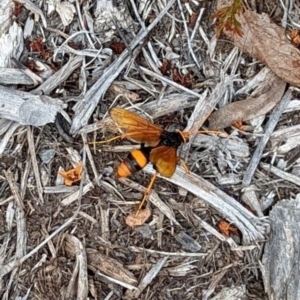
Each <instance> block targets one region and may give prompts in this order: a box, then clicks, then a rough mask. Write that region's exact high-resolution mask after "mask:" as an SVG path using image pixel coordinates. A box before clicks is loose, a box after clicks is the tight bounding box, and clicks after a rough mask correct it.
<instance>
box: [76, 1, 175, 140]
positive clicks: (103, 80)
mask: <svg viewBox="0 0 300 300" xmlns="http://www.w3.org/2000/svg"><path fill="white" fill-rule="evenodd" d="M174 2H175V0H171V1H169V2H168V3H167V5H166V7H165V8H164V10H163V11H161V12H160V13H159V15H158V16H157V17H156V18H155V20H154V21H153V22H152V23H151V24H150V26H149V27H147V29H146V30H141V31H140V32H139V33H138V34H137V36H136V38H135V39H134V40H133V41H132V42H131V43H130V49H131V50H133V49H134V48H136V47H138V46H139V44H140V43H141V42H142V41H143V40H144V39H145V38H146V37H147V35H148V34H149V33H150V31H151V30H152V29H153V28H154V27H155V26H156V25H157V24H158V23H159V21H160V20H161V18H162V17H163V16H164V15H165V14H166V13H167V12H168V10H169V9H170V7H171V6H172V5H173V4H174ZM129 61H130V56H129V53H128V50H127V49H126V50H124V51H123V53H122V54H121V55H120V56H119V57H118V59H117V60H116V61H115V62H113V63H112V64H111V65H110V66H109V67H108V68H107V69H106V71H105V72H104V74H103V75H102V76H101V77H100V78H99V79H98V81H97V82H96V83H95V84H94V85H93V86H92V87H91V88H90V90H89V91H88V92H87V93H86V95H85V97H84V98H83V99H82V100H81V101H80V102H78V103H77V105H76V106H75V107H74V110H75V117H74V119H73V122H72V126H71V130H70V133H71V134H74V133H77V132H78V130H79V129H80V128H81V127H82V126H84V125H86V124H87V122H88V120H89V118H90V116H91V114H92V113H93V111H94V109H95V107H96V106H97V104H98V102H99V101H100V99H101V97H102V96H103V95H104V93H105V92H106V90H107V89H108V87H109V86H110V85H111V83H112V82H113V81H114V80H115V78H116V77H117V76H118V75H119V73H120V72H121V71H122V69H123V68H124V67H125V66H126V65H127V64H128V63H129Z"/></svg>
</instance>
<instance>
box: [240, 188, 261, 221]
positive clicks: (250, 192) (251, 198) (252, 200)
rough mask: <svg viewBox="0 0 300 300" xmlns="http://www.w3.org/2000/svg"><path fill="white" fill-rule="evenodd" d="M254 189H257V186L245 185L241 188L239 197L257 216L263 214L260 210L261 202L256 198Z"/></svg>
mask: <svg viewBox="0 0 300 300" xmlns="http://www.w3.org/2000/svg"><path fill="white" fill-rule="evenodd" d="M256 191H258V188H257V187H256V186H255V185H250V186H247V187H245V188H244V189H243V190H242V196H241V198H242V200H243V202H244V203H246V204H247V205H249V206H250V207H251V208H252V209H253V210H254V211H255V212H256V214H257V215H258V216H259V217H263V216H264V214H263V212H262V207H261V203H260V202H259V200H258V198H257V195H256Z"/></svg>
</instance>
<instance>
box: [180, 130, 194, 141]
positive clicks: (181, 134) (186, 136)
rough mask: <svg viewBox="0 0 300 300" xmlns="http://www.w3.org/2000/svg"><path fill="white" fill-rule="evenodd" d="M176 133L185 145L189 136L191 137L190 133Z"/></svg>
mask: <svg viewBox="0 0 300 300" xmlns="http://www.w3.org/2000/svg"><path fill="white" fill-rule="evenodd" d="M178 133H179V134H180V136H181V138H182V140H183V142H184V143H187V142H188V140H189V138H190V136H191V133H190V132H188V131H178Z"/></svg>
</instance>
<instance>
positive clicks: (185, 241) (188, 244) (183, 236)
mask: <svg viewBox="0 0 300 300" xmlns="http://www.w3.org/2000/svg"><path fill="white" fill-rule="evenodd" d="M175 239H176V241H177V242H178V243H180V244H181V245H182V248H183V249H186V250H188V251H190V252H198V251H200V249H201V245H200V244H199V243H198V242H197V241H196V240H194V239H193V238H192V237H191V236H190V235H188V234H187V233H185V232H184V231H180V232H179V233H178V234H177V235H176V236H175Z"/></svg>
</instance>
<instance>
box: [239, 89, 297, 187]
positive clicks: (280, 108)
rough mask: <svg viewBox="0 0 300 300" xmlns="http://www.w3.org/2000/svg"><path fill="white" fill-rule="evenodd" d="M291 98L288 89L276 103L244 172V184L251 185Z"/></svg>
mask: <svg viewBox="0 0 300 300" xmlns="http://www.w3.org/2000/svg"><path fill="white" fill-rule="evenodd" d="M291 99H292V93H291V90H287V91H286V93H285V94H284V96H283V97H282V99H281V101H280V102H279V103H278V104H277V105H276V107H275V109H274V110H273V112H272V114H271V115H270V118H269V121H268V123H267V124H266V127H265V134H264V136H263V137H261V138H260V141H259V144H258V145H257V147H256V149H255V151H254V154H253V156H252V158H251V161H250V163H249V165H248V167H247V170H246V172H245V173H244V178H243V186H248V185H250V183H251V181H252V177H253V175H254V173H255V170H256V168H257V166H258V164H259V162H260V160H261V157H262V154H263V151H264V149H265V147H266V145H267V143H268V141H269V139H270V137H271V135H272V133H273V131H274V129H275V127H276V125H277V123H278V120H279V118H280V116H281V114H282V113H283V112H284V110H285V108H286V106H287V105H288V103H289V101H290V100H291Z"/></svg>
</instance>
